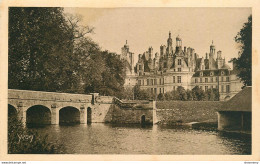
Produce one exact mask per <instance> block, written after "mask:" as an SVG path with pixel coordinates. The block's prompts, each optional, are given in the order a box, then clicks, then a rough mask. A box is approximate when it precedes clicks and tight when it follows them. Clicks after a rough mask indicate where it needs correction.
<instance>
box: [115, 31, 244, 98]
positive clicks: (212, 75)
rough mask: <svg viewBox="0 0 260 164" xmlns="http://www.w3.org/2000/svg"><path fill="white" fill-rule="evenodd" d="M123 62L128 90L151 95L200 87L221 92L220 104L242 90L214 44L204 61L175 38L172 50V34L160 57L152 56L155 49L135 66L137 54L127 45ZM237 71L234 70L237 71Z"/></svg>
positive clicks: (161, 48)
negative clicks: (135, 55)
mask: <svg viewBox="0 0 260 164" xmlns="http://www.w3.org/2000/svg"><path fill="white" fill-rule="evenodd" d="M121 50H122V54H121V56H120V57H121V59H124V60H125V61H126V68H127V69H126V79H125V87H134V86H135V85H136V84H138V85H139V86H140V88H141V89H149V90H150V91H151V94H160V93H166V92H170V91H172V90H175V89H177V87H178V86H182V87H184V88H185V89H190V90H191V89H192V88H194V87H195V86H199V87H200V88H201V89H203V90H208V89H212V88H216V89H218V90H219V94H220V100H227V99H229V98H231V97H233V96H234V95H235V94H237V93H238V92H239V91H240V90H241V87H242V86H243V84H242V82H241V80H240V79H239V78H238V77H237V73H238V72H237V70H235V69H233V68H230V66H229V65H227V64H226V61H225V58H223V57H222V52H221V51H217V52H216V48H215V46H214V44H213V41H212V44H211V45H210V52H209V53H206V55H205V58H204V57H201V58H200V57H199V55H198V54H197V53H195V50H194V49H193V48H191V47H188V48H186V47H184V48H183V47H182V39H181V38H180V37H179V36H177V37H176V46H175V48H174V47H173V41H172V37H171V32H169V37H168V39H167V46H165V45H161V46H160V53H157V52H156V53H155V54H154V53H153V48H152V47H149V48H148V51H146V52H144V53H143V54H139V55H138V61H137V63H136V64H135V63H134V54H133V53H132V52H130V51H129V46H128V45H127V42H126V44H125V45H124V47H122V49H121ZM234 68H235V67H234Z"/></svg>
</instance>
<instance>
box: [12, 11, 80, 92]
mask: <svg viewBox="0 0 260 164" xmlns="http://www.w3.org/2000/svg"><path fill="white" fill-rule="evenodd" d="M73 37H74V36H73V31H72V29H71V28H70V27H69V26H68V24H67V22H66V19H65V17H64V15H63V9H62V8H44V7H41V8H35V7H28V8H21V7H19V8H16V7H12V8H10V9H9V38H8V39H9V50H8V51H9V52H8V60H9V72H8V76H9V81H8V85H9V88H14V89H25V90H27V89H30V90H45V91H71V89H72V88H77V86H78V84H79V76H78V75H79V74H78V72H77V71H78V70H79V69H80V68H79V65H80V64H79V60H78V58H77V56H76V55H75V54H74V53H73V40H72V38H73ZM71 61H73V62H71Z"/></svg>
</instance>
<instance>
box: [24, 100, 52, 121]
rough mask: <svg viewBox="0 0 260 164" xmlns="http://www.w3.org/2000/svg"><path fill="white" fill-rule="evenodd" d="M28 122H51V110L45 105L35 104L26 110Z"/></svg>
mask: <svg viewBox="0 0 260 164" xmlns="http://www.w3.org/2000/svg"><path fill="white" fill-rule="evenodd" d="M26 124H32V125H49V124H51V110H50V109H49V108H48V107H46V106H43V105H34V106H31V107H30V108H28V109H27V110H26Z"/></svg>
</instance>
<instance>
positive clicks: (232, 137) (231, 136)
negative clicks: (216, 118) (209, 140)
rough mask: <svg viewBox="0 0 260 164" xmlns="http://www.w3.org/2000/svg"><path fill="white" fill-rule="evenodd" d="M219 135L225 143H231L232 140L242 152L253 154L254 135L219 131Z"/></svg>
mask: <svg viewBox="0 0 260 164" xmlns="http://www.w3.org/2000/svg"><path fill="white" fill-rule="evenodd" d="M217 134H218V137H219V138H220V139H222V140H223V141H224V142H223V144H224V145H229V142H232V143H233V144H234V146H235V147H236V149H237V150H239V152H240V154H243V155H250V154H252V135H251V134H245V133H237V132H225V131H218V133H217Z"/></svg>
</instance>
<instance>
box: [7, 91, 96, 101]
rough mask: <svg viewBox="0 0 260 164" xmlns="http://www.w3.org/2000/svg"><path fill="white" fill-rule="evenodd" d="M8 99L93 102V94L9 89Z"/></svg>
mask: <svg viewBox="0 0 260 164" xmlns="http://www.w3.org/2000/svg"><path fill="white" fill-rule="evenodd" d="M8 99H20V100H41V101H57V102H74V103H91V101H92V95H85V94H71V93H57V92H42V91H30V90H16V89H8Z"/></svg>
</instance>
